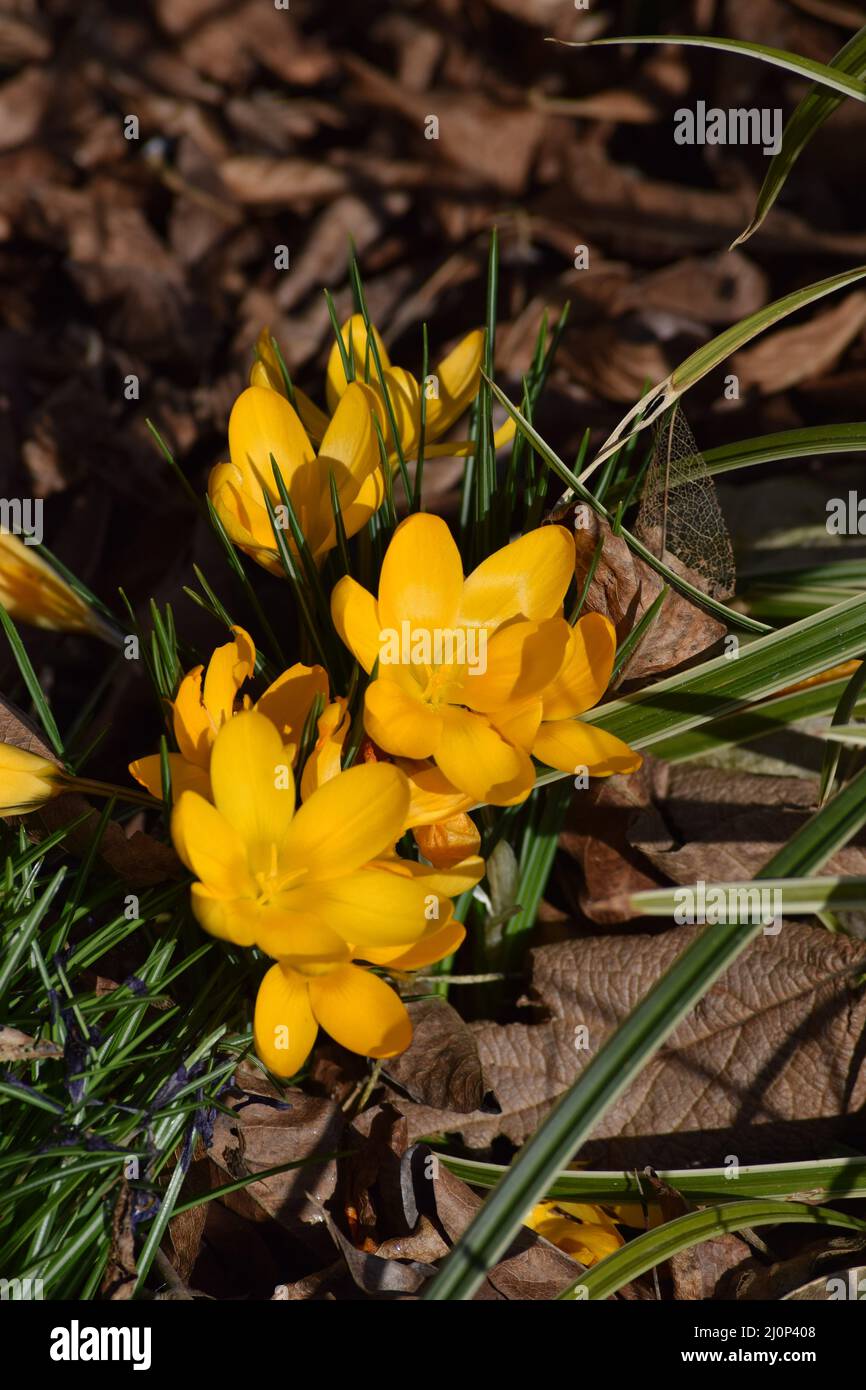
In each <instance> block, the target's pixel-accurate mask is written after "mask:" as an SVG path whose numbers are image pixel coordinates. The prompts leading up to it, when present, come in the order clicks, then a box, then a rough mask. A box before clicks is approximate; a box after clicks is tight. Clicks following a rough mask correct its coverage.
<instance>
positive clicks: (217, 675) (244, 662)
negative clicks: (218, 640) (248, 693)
mask: <svg viewBox="0 0 866 1390" xmlns="http://www.w3.org/2000/svg"><path fill="white" fill-rule="evenodd" d="M232 632H233V633H234V639H233V641H231V642H226V644H225V646H223V647H217V649H216V651H215V652H214V654H213V656H212V657H211V659H210V661H209V662H208V667H207V671H206V672H205V678H204V690H203V694H202V698H203V700H204V706H205V709H206V710H207V712H208V714H209V715H210V719H211V724H212V726H213V730H214V732H216V731H217V730H219V729H221V728H222V726H223V724H225V722H226V720H228V719H231V717H232V715H233V714H234V707H235V700H236V699H237V694H238V691H239V690H240V688H241V686H242V685H243V683H244V681H247V680H249V679H250V677H251V676H252V675H253V674H254V672H255V669H256V648H255V643H254V642H253V639H252V638H251V637H250V635H249V633H248V632H245V631H244V629H243V628H242V627H234V628H232Z"/></svg>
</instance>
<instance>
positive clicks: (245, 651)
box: [129, 627, 339, 800]
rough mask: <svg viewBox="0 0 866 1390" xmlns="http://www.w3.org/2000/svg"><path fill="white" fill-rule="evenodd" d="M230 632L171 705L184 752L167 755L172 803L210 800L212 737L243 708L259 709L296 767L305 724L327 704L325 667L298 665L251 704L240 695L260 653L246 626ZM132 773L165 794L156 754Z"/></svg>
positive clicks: (132, 768)
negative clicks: (191, 795) (192, 797)
mask: <svg viewBox="0 0 866 1390" xmlns="http://www.w3.org/2000/svg"><path fill="white" fill-rule="evenodd" d="M232 632H233V633H234V637H233V639H232V641H231V642H226V644H225V646H222V647H217V648H216V650H215V652H214V653H213V655H212V657H211V659H210V661H209V662H208V667H207V671H206V672H205V669H204V667H203V666H196V667H194V668H193V670H192V671H189V672H187V674H186V675H185V676H184V678H183V680H182V681H181V683H180V685H179V687H178V692H177V696H176V697H175V699H174V701H173V702H172V707H171V708H172V727H173V729H174V736H175V739H176V741H177V746H178V748H179V749H180V752H179V753H169V755H168V760H169V766H170V769H171V787H172V796H173V798H174V800H177V798H178V796H180V794H181V792H183V791H197V792H200V793H201V794H202V796H207V797H209V796H210V776H209V769H210V759H211V751H212V749H213V744H214V739H215V738H216V736H217V734H218V733H219V731H220V729H221V728H222V726H223V725H224V724H225V723H226V721H227V720H229V719H232V718H233V717H234V715H235V714H238V713H240V711H241V710H242V709H250V708H255V709H257V710H258V712H259V713H260V714H263V715H265V716H266V718H268V719H270V721H271V723H272V724H273V725H274V726H275V727H276V729H277V730H278V731H279V733H280V736H281V738H282V740H283V742H284V743H286V744H287V745H288V746H289V755H290V758H291V761H292V763H293V764H294V761H295V758H296V757H297V754H298V746H299V743H300V739H301V735H302V734H303V731H304V724H305V723H306V719H307V715H308V714H309V712H310V709H311V708H312V706H313V703H314V701H315V700H316V699H317V698H321V699H322V700H324V701H327V698H328V676H327V672H326V671H325V670H324V668H323V667H321V666H304V665H302V663H301V662H296V663H295V665H294V666H290V667H289V669H288V670H287V671H284V672H283V673H282V675H281V676H278V677H277V679H276V680H275V681H274V682H273V683H272V684H271V685H269V686H268V688H267V690H266V691H265V693H264V694H263V695H262V696H261V697H260V699H259V700H258V701H257V702H256V704H255V706H253V704H252V701H251V699H250V697H249V695H243V696H241V695H240V691H241V687H242V686H243V685H244V683H245V682H246V681H248V680H250V679H251V678H252V676H253V674H254V672H255V667H256V649H255V646H254V644H253V639H252V638H251V637H250V635H249V633H248V632H245V631H244V629H243V628H242V627H235V628H232ZM337 713H339V710H338V711H337ZM325 715H328V716H329V717H330V718H333V717H334V716H333V715H331V714H330V713H329V708H326V710H325V714H323V716H322V719H324V718H325ZM320 724H321V721H320ZM320 739H321V735H320ZM317 756H319V755H317ZM129 770H130V772H131V773H132V775H133V777H134V778H135V779H136V781H137V782H140V783H141V785H142V786H143V787H147V789H148V791H149V792H150V793H151V795H152V796H156V797H161V796H162V769H161V764H160V758H159V755H158V754H151V755H150V756H149V757H146V758H138V759H137V760H136V761H135V762H134V763H130V765H129ZM338 770H339V768H338ZM311 775H312V773H311Z"/></svg>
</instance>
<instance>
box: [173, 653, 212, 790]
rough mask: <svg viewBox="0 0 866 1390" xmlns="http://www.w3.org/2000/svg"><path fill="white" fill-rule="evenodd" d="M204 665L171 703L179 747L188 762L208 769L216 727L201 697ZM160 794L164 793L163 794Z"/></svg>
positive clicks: (188, 677) (188, 675) (187, 679)
mask: <svg viewBox="0 0 866 1390" xmlns="http://www.w3.org/2000/svg"><path fill="white" fill-rule="evenodd" d="M203 671H204V667H203V666H194V667H193V669H192V670H191V671H187V673H186V675H185V676H184V678H183V680H182V681H181V683H180V685H179V686H178V688H177V695H176V696H175V698H174V702H173V704H172V724H173V728H174V736H175V738H176V739H177V746H178V748H179V749H180V751H181V753H182V755H183V756H184V758H186V760H187V762H190V763H195V764H196V765H197V766H198V767H207V766H208V763H209V762H210V748H211V743H212V742H213V736H214V728H213V725H212V724H211V721H210V718H209V716H208V712H207V710H206V709H205V707H204V705H203V703H202V698H201V679H202V673H203ZM160 795H162V793H161V792H160Z"/></svg>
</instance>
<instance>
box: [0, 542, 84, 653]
mask: <svg viewBox="0 0 866 1390" xmlns="http://www.w3.org/2000/svg"><path fill="white" fill-rule="evenodd" d="M0 603H2V604H3V607H4V608H5V609H6V611H7V613H8V614H9V616H10V617H11V618H12V619H13V620H14V621H15V622H22V623H32V625H33V626H34V627H42V628H49V629H52V630H55V631H65V632H91V633H93V634H94V635H96V636H100V637H103V636H105V633H106V628H105V625H104V624H103V623H102V622H101V621H100V619H99V618H98V617H97V615H96V614H95V613H93V612H92V610H91V609H90V608H89V607H88V606H87V604H86V603H85V602H84V600H83V599H81V598H79V597H78V595H77V594H76V592H75V590H74V589H72V588H71V586H70V585H69V584H67V582H66V580H65V579H63V578H62V577H61V576H60V575H59V574H58V573H57V571H56V570H55V569H52V567H51V565H49V564H48V563H47V562H46V561H45V560H43V559H42V556H41V555H38V554H37V553H36V552H35V550H34V548H33V546H31V545H26V544H25V543H24V541H22V540H21V539H20V538H19V537H18V536H14V535H12V534H11V532H9V531H0Z"/></svg>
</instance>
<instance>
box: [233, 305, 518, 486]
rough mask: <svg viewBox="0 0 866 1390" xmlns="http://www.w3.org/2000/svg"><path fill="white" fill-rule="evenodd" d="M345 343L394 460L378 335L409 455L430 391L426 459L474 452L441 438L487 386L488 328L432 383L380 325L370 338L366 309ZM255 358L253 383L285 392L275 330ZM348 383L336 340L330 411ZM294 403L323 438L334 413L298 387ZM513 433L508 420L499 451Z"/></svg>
mask: <svg viewBox="0 0 866 1390" xmlns="http://www.w3.org/2000/svg"><path fill="white" fill-rule="evenodd" d="M340 335H341V337H342V340H343V347H344V349H345V351H346V354H347V356H349V357H350V359H351V360H352V361H353V363H354V370H355V380H356V381H361V382H364V383H365V384H367V385H368V386H369V388H370V390H371V391H372V393H373V398H374V400H375V405H376V413H377V415H378V418H379V423H380V425H381V427H382V434H383V436H384V438H385V440H386V441H387V444H388V453H389V457H390V460H391V463H392V464H393V463H395V462H396V460H397V457H398V455H397V449H396V446H395V443H394V437H393V430H392V428H391V422H390V419H389V416H388V410H387V408H386V405H385V398H384V395H383V392H382V384H381V381H380V380H379V373H378V369H377V367H376V361H375V358H374V356H373V352H372V348H370V347H368V342H369V339H370V338H372V339H373V341H374V342H375V344H376V347H377V349H378V353H379V362H380V363H381V366H382V374H383V376H384V378H385V385H386V387H387V390H388V396H389V398H390V401H391V406H392V408H393V411H394V416H395V419H396V421H397V428H398V433H399V436H400V449H401V451H402V454H403V458H404V459H407V460H410V461H411V460H412V459H415V458H416V457H417V455H418V449H419V445H420V440H421V393H422V391H423V392H424V393H425V395H426V407H425V421H424V455H425V457H426V458H443V457H444V458H456V457H461V456H463V455H466V454H471V453H473V452H474V449H475V445H474V444H473V443H472V441H471V440H459V441H456V442H453V443H450V444H446V443H438V442H437V441H439V440H441V439H442V436H443V435H444V434H445V433H446V432H447V431H448V430H449V429H450V428H451V426H452V425H454V424H456V423H457V421H458V420H459V419H460V417H461V416H462V415H464V414H465V413H466V411H467V410H468V408H469V406H470V405H471V404H472V402H473V401H474V400H475V397H476V396H477V395H478V388H479V386H480V383H481V361H482V357H483V353H484V333H483V331H482V330H481V329H480V328H478V329H473V331H472V332H471V333H467V334H466V336H465V338H463V339H461V341H460V342H459V343H458V344H457V346H456V347H455V348H453V349H452V350H451V352H449V353H448V354H447V355H446V356H445V357H443V359H442V361H441V362H440V363H439V364H438V366H436V367H435V368H434V369H433V370H432V371H431V372H430V375H429V377H428V384H427V385H426V386H425V384H424V383H423V382H419V381H417V380H416V378H415V377H414V376H413V375H412V373H411V372H409V371H406V370H405V369H404V368H403V367H395V366H394V365H393V364H392V362H391V358H390V357H389V355H388V350H387V348H386V347H385V344H384V342H383V341H382V337H381V334H380V333H379V331H378V329H377V328H376V326H375V324H372V325H371V332H370V334H369V335H368V333H367V328H366V326H365V323H364V319H363V317H362V315H361V314H353V315H352V317H351V318H350V319H347V321H346V322H345V323H344V324H343V327H342V329H341V330H340ZM256 354H257V356H256V361H255V363H254V364H253V368H252V371H251V373H250V385H254V386H266V387H269V388H270V389H271V390H272V391H277V392H279V394H280V395H283V396H285V394H286V390H285V383H284V381H283V375H282V372H281V371H280V367H279V362H278V361H277V357H276V354H275V353H274V349H273V345H272V343H271V338H270V333H269V331H268V330H267V329H264V330H263V331H262V333H261V334H260V335H259V339H258V342H257V343H256ZM348 386H349V382H348V379H347V377H346V370H345V367H344V366H343V355H342V353H341V352H340V347H339V344H338V343H334V345H333V347H332V348H331V353H330V356H329V358H328V367H327V373H326V379H325V398H326V401H327V406H328V412H329V415H331V416H333V415H334V414H335V413H336V411H337V409H338V407H339V405H340V402H341V401H342V399H343V397H344V395H345V393H346V391H347V389H348ZM294 397H295V406H296V408H297V411H298V414H299V415H300V417H301V419H302V420H303V422H304V426H305V428H306V430H307V432H308V434H309V436H310V438H311V439H313V440H319V439H322V438H323V436H324V433H325V430H326V429H327V427H328V418H329V415H326V414H325V412H324V411H322V410H320V409H319V408H318V406H317V405H315V403H314V402H313V401H312V400H311V399H310V397H309V396H307V395H305V394H304V392H303V391H299V390H298V388H297V387H295V388H294ZM513 437H514V421H513V420H509V421H507V422H506V423H505V424H504V425H503V426H502V427H501V428H500V429H499V430H497V432H496V435H495V438H494V446H495V447H496V448H497V449H498V448H500V447H501V446H502V445H503V444H507V443H508V441H509V440H510V439H513Z"/></svg>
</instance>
